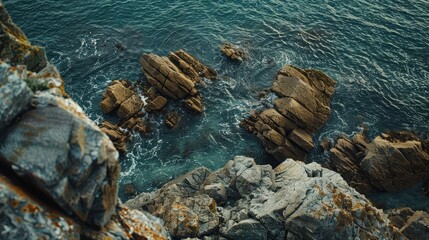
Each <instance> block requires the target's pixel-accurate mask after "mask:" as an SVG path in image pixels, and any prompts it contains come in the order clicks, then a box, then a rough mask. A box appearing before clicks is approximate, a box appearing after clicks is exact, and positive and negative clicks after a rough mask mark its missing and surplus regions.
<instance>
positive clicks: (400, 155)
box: [326, 131, 429, 194]
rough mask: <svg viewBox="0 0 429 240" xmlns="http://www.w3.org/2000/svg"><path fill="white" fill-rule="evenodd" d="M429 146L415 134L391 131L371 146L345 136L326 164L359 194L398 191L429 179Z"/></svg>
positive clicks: (363, 140)
mask: <svg viewBox="0 0 429 240" xmlns="http://www.w3.org/2000/svg"><path fill="white" fill-rule="evenodd" d="M428 146H429V144H428V142H427V141H424V140H422V139H420V138H419V137H418V136H416V135H415V134H413V133H411V132H405V131H402V132H389V133H383V134H381V135H380V136H378V137H376V138H375V139H374V140H373V141H372V142H371V143H368V142H367V140H366V139H365V137H364V136H363V134H357V135H355V136H354V137H353V138H352V139H349V138H348V137H346V136H341V137H339V138H338V139H337V141H336V143H335V146H334V147H333V148H332V149H331V150H330V157H329V160H328V162H327V164H326V166H327V167H329V168H330V169H332V170H334V171H336V172H338V173H340V174H341V176H342V177H343V178H344V179H345V180H346V181H347V182H348V183H349V184H350V185H351V186H352V187H354V188H356V189H357V190H358V191H359V192H361V193H364V194H370V193H373V192H376V191H387V192H394V191H400V190H403V189H407V188H410V187H413V186H415V185H417V184H419V183H421V182H423V181H425V180H426V179H429V148H428Z"/></svg>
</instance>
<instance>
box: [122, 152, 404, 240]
mask: <svg viewBox="0 0 429 240" xmlns="http://www.w3.org/2000/svg"><path fill="white" fill-rule="evenodd" d="M197 202H201V203H204V204H197ZM210 202H212V203H210ZM176 204H179V205H180V206H181V208H182V209H183V210H182V212H183V213H182V215H183V216H185V215H186V216H189V218H186V217H183V218H180V219H182V220H183V221H186V222H190V220H192V221H191V222H192V224H188V225H186V224H182V226H188V227H189V226H193V227H192V228H191V229H189V228H184V227H182V228H181V229H182V230H180V231H174V230H173V231H172V230H171V229H177V227H170V233H172V236H173V237H181V238H185V237H195V234H196V230H194V229H195V226H196V225H197V224H194V223H195V222H196V221H197V217H198V218H199V219H198V223H199V226H200V230H199V231H198V234H197V236H198V237H199V238H202V237H205V238H207V239H212V238H215V239H241V238H243V239H286V238H287V239H405V238H404V237H403V236H402V234H401V233H400V232H399V231H398V229H397V228H395V227H393V226H392V225H391V223H390V221H389V219H388V218H387V217H386V215H385V214H384V213H383V211H382V210H379V209H377V208H375V207H374V206H372V204H371V202H370V201H369V200H367V199H366V198H365V196H363V195H360V194H359V193H358V192H356V190H354V189H353V188H351V187H349V186H348V185H347V183H346V182H345V181H344V180H343V179H342V178H341V176H340V175H339V174H337V173H335V172H333V171H331V170H328V169H325V168H322V167H321V166H320V165H318V164H316V163H311V164H307V165H306V164H304V163H302V162H298V161H294V160H292V159H287V160H286V161H284V162H283V163H281V164H280V165H278V166H277V167H276V168H275V169H273V168H272V167H271V166H269V165H257V164H256V163H255V161H254V160H253V159H252V158H247V157H242V156H238V157H235V159H234V160H231V161H229V162H228V163H227V164H226V165H225V166H224V167H223V168H221V169H219V170H216V171H214V172H210V171H208V170H207V169H205V168H198V169H196V170H194V171H191V172H189V173H187V174H185V175H183V176H181V177H179V178H177V179H175V180H173V181H171V182H169V183H167V184H166V185H164V186H163V187H162V188H161V189H159V190H156V191H154V192H152V193H142V194H140V195H138V196H137V197H136V198H134V199H132V200H130V201H128V202H127V203H126V204H125V205H127V206H129V207H130V208H135V209H146V210H148V211H149V212H152V213H154V214H156V215H157V216H160V217H161V218H163V219H164V221H166V225H167V226H169V224H170V223H169V222H171V221H172V220H171V218H170V217H169V216H170V215H169V214H176V212H173V213H171V210H170V209H171V206H176ZM207 206H212V207H207ZM185 207H186V208H185ZM215 209H216V210H215ZM175 211H176V210H175ZM166 212H167V216H166ZM192 213H195V215H193V214H192ZM191 216H192V217H191ZM203 217H204V218H205V219H207V220H209V219H211V220H210V221H209V222H207V221H206V225H204V223H203V222H202V220H201V219H202V218H203ZM185 219H187V220H185ZM207 223H210V224H208V225H207ZM173 224H175V223H173ZM174 226H177V224H176V225H174ZM201 226H206V227H205V228H204V229H207V231H201ZM186 229H187V230H186ZM191 230H193V231H191ZM178 232H180V233H181V234H180V235H178V234H177V233H178ZM185 233H186V234H185ZM175 234H176V235H175Z"/></svg>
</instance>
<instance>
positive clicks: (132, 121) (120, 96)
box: [100, 80, 165, 153]
mask: <svg viewBox="0 0 429 240" xmlns="http://www.w3.org/2000/svg"><path fill="white" fill-rule="evenodd" d="M142 99H143V98H142V97H141V96H140V94H139V93H138V90H137V86H133V85H132V84H131V82H130V81H128V80H114V81H112V82H111V83H110V85H109V87H107V89H106V91H105V92H104V94H103V97H102V101H101V102H100V108H101V110H102V111H103V113H104V114H109V113H112V112H116V115H117V116H118V118H119V119H120V120H119V122H118V123H117V124H113V123H110V122H107V121H104V122H103V123H102V124H101V125H100V128H101V130H102V131H103V132H104V133H106V134H107V135H108V136H109V138H110V140H112V142H113V143H114V145H115V147H116V149H117V150H118V151H119V152H120V153H125V152H126V150H127V147H126V143H127V141H129V140H130V137H131V136H130V132H129V131H136V132H139V133H141V134H148V133H149V132H150V126H149V123H148V122H144V121H143V118H142V117H143V116H144V112H143V107H144V106H145V105H144V102H143V100H142ZM162 103H163V102H162V99H160V100H157V102H154V101H151V102H150V104H146V106H145V107H146V109H148V108H151V109H152V110H160V109H161V108H162V107H163V106H161V105H162ZM148 105H150V106H149V107H148ZM164 105H165V103H164Z"/></svg>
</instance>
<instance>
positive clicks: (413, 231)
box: [401, 211, 429, 240]
mask: <svg viewBox="0 0 429 240" xmlns="http://www.w3.org/2000/svg"><path fill="white" fill-rule="evenodd" d="M401 232H402V234H404V236H405V237H407V238H408V239H413V240H426V239H428V238H429V214H428V213H427V212H423V211H417V212H415V213H414V214H413V216H411V217H410V218H409V219H408V221H407V223H406V224H405V225H404V226H403V227H402V229H401Z"/></svg>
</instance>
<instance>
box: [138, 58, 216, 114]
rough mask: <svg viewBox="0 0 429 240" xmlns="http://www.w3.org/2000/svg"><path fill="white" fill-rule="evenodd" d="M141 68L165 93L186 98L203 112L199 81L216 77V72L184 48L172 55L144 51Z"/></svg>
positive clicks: (170, 96) (186, 102) (154, 85)
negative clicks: (197, 87)
mask: <svg viewBox="0 0 429 240" xmlns="http://www.w3.org/2000/svg"><path fill="white" fill-rule="evenodd" d="M140 64H141V68H142V71H143V73H144V74H145V76H146V78H147V80H148V82H149V83H150V84H151V85H152V86H153V87H154V88H156V89H157V90H158V91H159V92H160V93H161V94H162V95H163V96H165V97H169V98H172V99H175V100H179V99H185V98H186V100H185V104H186V106H188V107H190V108H191V109H194V110H196V111H197V112H201V111H202V109H203V107H202V102H201V97H200V96H198V90H197V89H196V84H197V83H199V82H201V81H202V80H203V79H202V78H203V77H205V78H209V79H216V72H215V71H214V70H213V69H211V68H209V67H206V66H204V65H203V64H202V63H201V62H199V61H198V60H197V59H196V58H195V57H193V56H191V55H190V54H189V53H186V52H185V51H183V50H179V51H176V52H171V53H170V54H169V56H168V57H161V56H158V55H155V54H152V53H150V54H143V56H142V58H141V60H140Z"/></svg>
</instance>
